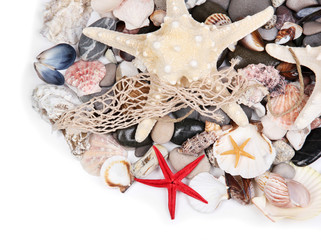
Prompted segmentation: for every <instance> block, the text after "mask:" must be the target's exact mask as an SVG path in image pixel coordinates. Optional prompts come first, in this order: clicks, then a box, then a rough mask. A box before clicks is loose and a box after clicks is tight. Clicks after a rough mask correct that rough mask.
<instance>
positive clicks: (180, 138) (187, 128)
mask: <svg viewBox="0 0 321 240" xmlns="http://www.w3.org/2000/svg"><path fill="white" fill-rule="evenodd" d="M204 128H205V123H203V122H201V121H198V120H196V119H190V118H186V119H184V120H183V121H181V122H178V123H175V130H174V134H173V137H172V139H171V142H172V143H175V144H177V145H181V144H182V143H183V142H185V141H186V140H187V139H188V138H191V137H193V136H194V135H196V134H198V133H201V132H203V131H204Z"/></svg>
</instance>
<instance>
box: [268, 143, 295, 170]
mask: <svg viewBox="0 0 321 240" xmlns="http://www.w3.org/2000/svg"><path fill="white" fill-rule="evenodd" d="M272 145H273V147H274V148H275V151H276V157H275V159H274V162H273V164H279V163H282V162H288V161H290V160H291V159H292V158H293V157H294V154H295V151H294V149H293V148H292V147H291V146H290V145H289V144H287V143H286V142H285V141H283V140H277V141H275V142H273V143H272Z"/></svg>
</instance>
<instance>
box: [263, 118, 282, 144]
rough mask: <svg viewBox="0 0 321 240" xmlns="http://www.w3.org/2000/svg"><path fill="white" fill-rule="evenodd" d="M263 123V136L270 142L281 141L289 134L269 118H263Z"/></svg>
mask: <svg viewBox="0 0 321 240" xmlns="http://www.w3.org/2000/svg"><path fill="white" fill-rule="evenodd" d="M261 123H262V125H263V134H264V135H265V136H266V137H268V138H269V139H270V140H278V139H281V138H283V137H284V136H285V134H286V132H287V130H284V129H282V128H279V127H278V126H277V125H276V123H275V122H273V121H272V120H271V119H270V118H269V117H267V116H264V117H262V118H261Z"/></svg>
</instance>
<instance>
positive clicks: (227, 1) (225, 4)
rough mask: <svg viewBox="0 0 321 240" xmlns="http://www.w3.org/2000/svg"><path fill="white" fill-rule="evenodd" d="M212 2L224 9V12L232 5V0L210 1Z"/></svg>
mask: <svg viewBox="0 0 321 240" xmlns="http://www.w3.org/2000/svg"><path fill="white" fill-rule="evenodd" d="M210 1H211V2H213V3H216V4H218V5H220V6H221V7H222V8H224V10H227V8H228V6H229V4H230V0H210Z"/></svg>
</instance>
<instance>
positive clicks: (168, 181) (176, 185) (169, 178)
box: [135, 146, 207, 219]
mask: <svg viewBox="0 0 321 240" xmlns="http://www.w3.org/2000/svg"><path fill="white" fill-rule="evenodd" d="M153 148H154V150H155V153H156V156H157V159H158V162H159V166H160V167H161V169H162V172H163V175H164V177H165V179H138V178H135V180H136V181H137V182H140V183H143V184H146V185H149V186H152V187H159V188H167V190H168V208H169V213H170V215H171V218H172V219H174V218H175V203H176V191H177V190H178V191H181V192H183V193H185V194H187V195H189V196H191V197H193V198H196V199H198V200H200V201H202V202H204V203H206V204H207V201H206V200H205V199H204V198H203V197H202V196H201V195H199V194H198V193H197V192H196V191H194V190H193V189H192V188H190V187H189V186H187V185H186V184H185V183H182V181H181V180H182V179H183V178H185V177H186V176H187V175H188V174H189V173H190V172H191V171H192V170H193V169H194V168H195V167H196V166H197V165H198V164H199V162H200V161H201V160H202V159H203V157H204V155H202V156H200V157H198V158H197V159H196V160H195V161H193V162H191V163H190V164H188V165H187V166H185V167H184V168H183V169H181V170H180V171H178V172H177V173H175V174H173V173H172V171H171V170H170V168H169V167H168V165H167V163H166V161H165V159H164V157H163V155H162V154H161V153H160V151H159V150H158V149H157V148H156V147H155V146H153Z"/></svg>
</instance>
